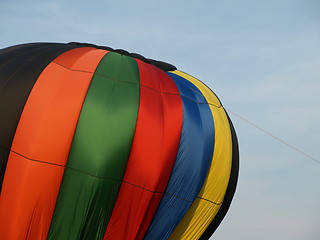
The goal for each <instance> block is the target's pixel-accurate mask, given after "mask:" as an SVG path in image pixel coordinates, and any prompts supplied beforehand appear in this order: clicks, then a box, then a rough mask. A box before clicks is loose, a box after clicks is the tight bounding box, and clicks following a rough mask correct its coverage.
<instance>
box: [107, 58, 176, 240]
mask: <svg viewBox="0 0 320 240" xmlns="http://www.w3.org/2000/svg"><path fill="white" fill-rule="evenodd" d="M137 61H138V65H139V72H140V105H139V114H138V120H137V127H136V132H135V135H134V140H133V144H132V150H131V153H130V157H129V160H128V165H127V168H126V172H125V175H124V178H123V183H122V185H121V189H120V192H119V196H118V198H117V201H116V204H115V207H114V210H113V212H112V216H111V219H110V222H109V225H108V228H107V230H106V234H105V237H104V239H112V240H113V239H114V240H119V239H121V240H126V239H135V240H138V239H142V238H143V237H144V235H145V233H146V231H147V228H148V226H149V225H150V222H151V220H152V217H153V215H154V213H155V211H156V209H157V206H158V204H159V202H160V200H161V197H162V195H163V192H164V191H165V188H166V186H167V182H168V180H169V177H170V173H171V169H172V167H173V164H174V160H175V158H176V154H177V149H178V144H179V138H180V131H181V125H182V104H181V98H180V96H179V92H178V89H177V87H176V86H175V84H174V82H173V80H172V79H171V78H170V77H169V76H168V75H167V74H166V73H165V72H163V71H162V70H160V69H158V68H156V67H155V66H153V65H150V64H146V63H144V62H141V61H139V60H137Z"/></svg>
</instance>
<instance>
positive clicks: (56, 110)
mask: <svg viewBox="0 0 320 240" xmlns="http://www.w3.org/2000/svg"><path fill="white" fill-rule="evenodd" d="M104 54H105V51H102V50H94V49H93V48H79V49H75V50H70V51H68V52H66V53H64V54H62V55H61V56H59V57H58V58H57V59H56V60H55V61H54V62H52V63H50V64H49V65H48V67H46V68H45V70H44V71H43V72H42V73H41V75H40V77H39V79H38V80H37V82H36V84H35V86H34V88H33V89H32V92H31V94H30V96H29V98H28V100H27V103H26V106H25V108H24V110H23V113H22V116H21V118H20V121H19V125H18V127H17V131H16V133H15V137H14V140H13V144H12V152H11V153H10V156H9V160H8V166H7V170H6V175H5V179H4V184H3V188H2V194H1V202H0V236H1V238H2V239H45V238H46V236H47V233H48V229H49V226H50V221H51V218H52V214H53V210H54V205H55V203H56V198H57V195H58V192H59V188H60V182H61V179H62V175H63V171H64V168H63V166H64V165H65V163H66V160H67V156H68V153H69V148H70V145H71V142H72V137H73V134H74V129H75V126H76V123H77V120H78V116H79V113H80V109H81V106H82V103H83V99H84V97H85V94H86V91H87V88H88V86H89V83H90V80H91V78H92V70H93V69H94V68H95V66H97V64H98V62H99V61H100V59H101V58H102V56H103V55H104ZM70 55H72V57H71V58H70ZM65 58H67V59H68V61H69V62H71V64H70V65H73V68H72V69H68V68H66V67H64V66H62V65H61V64H60V62H63V61H65ZM84 63H85V64H84ZM83 66H86V68H83ZM78 67H80V69H78Z"/></svg>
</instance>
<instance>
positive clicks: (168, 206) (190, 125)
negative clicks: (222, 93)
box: [145, 73, 214, 240]
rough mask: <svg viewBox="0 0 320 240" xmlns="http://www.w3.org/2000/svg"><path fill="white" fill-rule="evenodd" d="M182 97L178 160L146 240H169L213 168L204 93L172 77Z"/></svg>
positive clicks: (210, 124) (210, 125) (210, 128)
mask: <svg viewBox="0 0 320 240" xmlns="http://www.w3.org/2000/svg"><path fill="white" fill-rule="evenodd" d="M168 74H169V75H170V77H171V78H172V79H173V80H174V81H175V83H176V85H177V87H178V89H179V92H180V94H181V96H182V104H183V123H182V132H181V139H180V144H179V150H178V154H177V159H176V161H175V164H174V167H173V170H172V174H171V177H170V180H169V183H168V186H167V189H166V192H165V193H164V196H163V198H162V200H161V202H160V205H159V207H158V210H157V212H156V214H155V216H154V218H153V221H152V223H151V225H150V227H149V229H148V232H147V234H146V236H145V239H148V240H154V239H167V238H168V237H169V236H170V234H171V233H172V232H173V230H174V228H175V227H176V226H177V225H178V223H179V222H180V220H181V219H182V218H183V216H184V215H185V214H186V212H187V211H188V209H189V208H190V206H191V204H192V202H193V201H194V200H195V198H196V197H197V195H198V193H199V191H200V190H201V187H202V185H203V182H204V180H205V178H206V176H207V173H208V170H209V168H210V164H211V160H212V154H213V146H214V125H213V124H214V123H213V119H212V114H211V110H210V108H209V106H208V104H207V102H206V100H205V98H204V97H203V95H202V93H201V92H200V91H199V90H198V89H197V88H196V87H195V86H194V85H193V84H192V83H191V82H189V81H188V80H186V79H184V78H182V77H180V76H178V75H175V74H173V73H168Z"/></svg>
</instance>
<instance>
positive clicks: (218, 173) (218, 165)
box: [169, 71, 232, 240]
mask: <svg viewBox="0 0 320 240" xmlns="http://www.w3.org/2000/svg"><path fill="white" fill-rule="evenodd" d="M172 73H174V74H176V75H179V76H181V77H183V78H185V79H187V80H188V81H190V82H191V83H193V84H194V85H195V86H196V87H197V88H198V89H199V90H200V91H201V92H202V94H203V95H204V97H205V98H206V100H207V102H208V103H209V105H210V110H211V112H212V116H213V119H214V126H215V146H214V154H213V159H212V164H211V166H210V170H209V173H208V176H207V178H206V180H205V182H204V185H203V187H202V189H201V191H200V193H199V195H198V197H197V198H196V200H195V201H194V202H193V203H192V205H191V207H190V209H189V210H188V212H187V213H186V215H185V216H184V217H183V218H182V220H181V222H180V223H179V224H178V226H177V227H176V228H175V230H174V231H173V233H172V234H171V235H170V238H169V239H172V240H176V239H183V240H184V239H188V240H193V239H199V238H200V237H201V235H202V233H203V232H204V231H205V229H206V228H207V227H208V225H209V224H210V223H211V222H212V219H213V218H214V217H215V215H216V214H217V212H218V210H219V208H220V206H221V204H222V202H223V199H224V195H225V192H226V188H227V186H228V182H229V177H230V171H231V163H232V144H231V133H230V126H229V122H228V118H227V116H226V114H225V111H224V109H223V108H222V106H221V104H220V101H219V100H218V98H217V97H216V96H215V95H214V94H213V93H212V92H211V91H210V89H208V88H207V87H206V86H205V85H204V84H203V83H201V82H200V81H199V80H197V79H195V78H193V77H191V76H189V75H187V74H185V73H183V72H181V71H174V72H172Z"/></svg>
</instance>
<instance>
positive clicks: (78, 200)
mask: <svg viewBox="0 0 320 240" xmlns="http://www.w3.org/2000/svg"><path fill="white" fill-rule="evenodd" d="M138 105H139V72H138V66H137V63H136V61H135V60H134V59H133V58H131V57H127V56H123V55H120V54H117V53H113V52H110V53H108V54H107V55H106V56H105V57H104V58H103V59H102V61H101V62H100V64H99V66H98V68H97V70H96V72H95V74H94V77H93V79H92V82H91V85H90V87H89V90H88V93H87V96H86V99H85V102H84V105H83V108H82V111H81V115H80V117H79V122H78V125H77V129H76V132H75V136H74V140H73V143H72V147H71V150H70V154H69V159H68V163H67V168H66V171H65V174H64V177H63V181H62V185H61V188H60V192H59V197H58V201H57V204H56V208H55V213H54V217H53V219H52V222H51V227H50V231H49V235H48V239H55V240H56V239H68V240H72V239H88V240H89V239H90V240H94V239H102V237H103V235H104V232H105V229H106V226H107V223H108V221H109V218H110V215H111V212H112V209H113V205H114V203H115V200H116V197H117V194H118V191H119V188H120V184H121V179H122V177H123V174H124V170H125V166H126V163H127V159H128V156H129V153H130V148H131V143H132V139H133V135H134V130H135V126H136V120H137V114H138Z"/></svg>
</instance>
